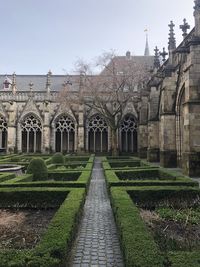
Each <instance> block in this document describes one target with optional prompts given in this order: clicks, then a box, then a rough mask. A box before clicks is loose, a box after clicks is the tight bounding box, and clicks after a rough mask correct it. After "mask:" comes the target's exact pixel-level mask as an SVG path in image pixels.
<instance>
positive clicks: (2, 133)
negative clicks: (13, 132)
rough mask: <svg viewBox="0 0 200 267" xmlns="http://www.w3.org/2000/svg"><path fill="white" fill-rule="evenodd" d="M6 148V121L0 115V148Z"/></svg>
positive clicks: (4, 149)
mask: <svg viewBox="0 0 200 267" xmlns="http://www.w3.org/2000/svg"><path fill="white" fill-rule="evenodd" d="M6 148H7V122H6V120H5V118H4V117H3V116H0V150H3V151H6Z"/></svg>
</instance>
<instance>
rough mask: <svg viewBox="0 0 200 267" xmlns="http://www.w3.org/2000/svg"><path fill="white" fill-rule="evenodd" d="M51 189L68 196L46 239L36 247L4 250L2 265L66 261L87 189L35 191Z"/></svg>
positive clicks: (42, 266)
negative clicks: (22, 249)
mask: <svg viewBox="0 0 200 267" xmlns="http://www.w3.org/2000/svg"><path fill="white" fill-rule="evenodd" d="M48 190H50V191H56V192H57V195H59V194H60V193H61V195H62V193H64V194H65V195H66V194H68V195H67V198H66V199H65V201H64V202H63V204H62V205H61V207H60V208H59V210H58V211H57V212H56V214H55V216H54V217H53V219H52V220H51V222H50V224H49V227H48V229H47V231H46V233H45V234H44V236H43V238H42V240H41V241H40V243H39V244H38V245H37V246H36V247H35V248H34V249H32V250H24V251H21V250H6V251H1V252H0V267H11V266H12V267H25V266H29V267H39V266H40V267H47V266H48V267H56V266H64V265H65V264H66V261H67V258H68V257H69V251H70V248H71V245H72V240H73V239H74V236H75V233H76V232H77V225H78V222H79V220H80V216H81V213H82V212H81V211H82V207H83V204H84V199H85V189H71V190H70V189H65V188H63V189H35V193H36V192H39V191H43V192H45V191H48ZM69 190H70V192H69ZM0 191H1V192H2V189H1V190H0ZM3 191H5V189H4V190H3ZM0 195H1V193H0Z"/></svg>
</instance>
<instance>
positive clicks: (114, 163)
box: [108, 160, 141, 169]
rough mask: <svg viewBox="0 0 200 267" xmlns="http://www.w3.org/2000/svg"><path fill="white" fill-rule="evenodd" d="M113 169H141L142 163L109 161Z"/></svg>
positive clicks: (136, 161) (135, 161)
mask: <svg viewBox="0 0 200 267" xmlns="http://www.w3.org/2000/svg"><path fill="white" fill-rule="evenodd" d="M108 162H109V164H110V166H111V168H113V169H117V168H130V167H140V166H141V164H140V161H139V160H134V161H133V160H129V161H128V160H127V161H125V160H122V161H121V160H119V161H111V160H109V161H108Z"/></svg>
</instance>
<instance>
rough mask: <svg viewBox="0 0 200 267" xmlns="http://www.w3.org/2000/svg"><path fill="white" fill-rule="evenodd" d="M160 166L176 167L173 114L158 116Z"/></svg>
mask: <svg viewBox="0 0 200 267" xmlns="http://www.w3.org/2000/svg"><path fill="white" fill-rule="evenodd" d="M160 164H161V166H163V167H168V168H174V167H176V166H177V151H176V117H175V114H174V113H171V114H170V113H163V114H162V115H161V116H160Z"/></svg>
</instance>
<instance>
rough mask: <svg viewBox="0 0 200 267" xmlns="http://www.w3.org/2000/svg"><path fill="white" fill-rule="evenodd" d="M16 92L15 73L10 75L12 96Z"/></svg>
mask: <svg viewBox="0 0 200 267" xmlns="http://www.w3.org/2000/svg"><path fill="white" fill-rule="evenodd" d="M16 91H17V87H16V74H15V72H14V73H13V75H12V92H13V94H15V93H16Z"/></svg>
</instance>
